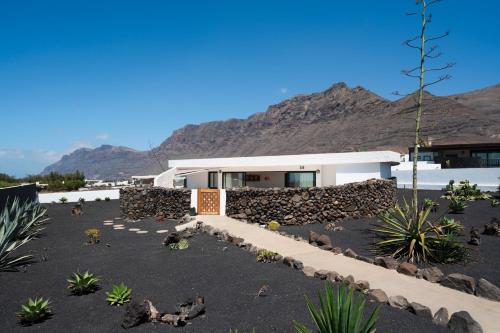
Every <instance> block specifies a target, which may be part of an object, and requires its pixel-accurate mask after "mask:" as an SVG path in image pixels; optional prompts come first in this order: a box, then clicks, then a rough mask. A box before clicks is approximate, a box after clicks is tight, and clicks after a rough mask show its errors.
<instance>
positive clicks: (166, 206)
mask: <svg viewBox="0 0 500 333" xmlns="http://www.w3.org/2000/svg"><path fill="white" fill-rule="evenodd" d="M190 205H191V190H187V189H169V188H164V187H147V188H138V187H127V188H122V189H120V209H121V212H122V214H123V215H124V216H126V217H128V218H129V219H134V220H137V219H141V218H144V217H163V218H167V219H180V218H181V217H183V216H184V215H185V214H187V213H189V207H190Z"/></svg>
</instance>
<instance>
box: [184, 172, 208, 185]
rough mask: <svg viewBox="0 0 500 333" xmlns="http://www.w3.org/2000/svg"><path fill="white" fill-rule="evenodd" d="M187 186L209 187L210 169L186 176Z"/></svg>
mask: <svg viewBox="0 0 500 333" xmlns="http://www.w3.org/2000/svg"><path fill="white" fill-rule="evenodd" d="M186 178H187V188H207V187H208V171H201V172H197V173H193V174H190V175H187V176H186Z"/></svg>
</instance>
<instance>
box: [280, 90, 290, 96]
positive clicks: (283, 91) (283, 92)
mask: <svg viewBox="0 0 500 333" xmlns="http://www.w3.org/2000/svg"><path fill="white" fill-rule="evenodd" d="M280 92H281V93H282V94H283V95H284V94H286V93H287V92H288V88H280Z"/></svg>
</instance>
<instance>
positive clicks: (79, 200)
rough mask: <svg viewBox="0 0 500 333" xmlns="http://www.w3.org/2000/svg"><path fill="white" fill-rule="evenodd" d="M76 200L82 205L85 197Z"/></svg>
mask: <svg viewBox="0 0 500 333" xmlns="http://www.w3.org/2000/svg"><path fill="white" fill-rule="evenodd" d="M78 202H79V203H81V204H82V205H83V204H84V203H85V198H83V197H81V198H80V199H78Z"/></svg>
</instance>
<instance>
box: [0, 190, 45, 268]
mask: <svg viewBox="0 0 500 333" xmlns="http://www.w3.org/2000/svg"><path fill="white" fill-rule="evenodd" d="M46 212H47V209H46V208H43V207H42V206H41V205H40V204H38V203H37V202H31V201H26V202H23V203H21V202H20V201H19V199H18V198H15V199H14V200H12V202H11V201H9V200H7V205H6V206H5V208H4V209H3V210H2V211H1V212H0V271H3V270H15V269H16V266H18V265H21V264H23V263H25V262H26V261H28V260H29V259H30V258H31V257H32V256H31V255H29V254H26V255H19V254H17V250H18V249H19V248H20V247H21V246H23V245H24V244H26V243H28V242H29V241H31V240H32V239H33V238H34V237H36V235H37V234H38V233H39V232H40V231H41V230H43V228H42V225H43V224H44V223H45V222H46V221H47V218H45V213H46Z"/></svg>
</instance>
